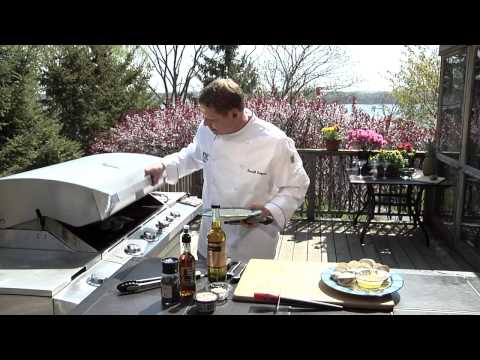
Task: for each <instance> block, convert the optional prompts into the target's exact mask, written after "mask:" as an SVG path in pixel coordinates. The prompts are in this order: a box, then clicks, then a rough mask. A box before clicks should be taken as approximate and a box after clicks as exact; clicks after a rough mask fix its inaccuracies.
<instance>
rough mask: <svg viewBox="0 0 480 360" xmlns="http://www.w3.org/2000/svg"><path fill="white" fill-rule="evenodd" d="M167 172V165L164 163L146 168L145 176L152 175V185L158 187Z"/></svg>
mask: <svg viewBox="0 0 480 360" xmlns="http://www.w3.org/2000/svg"><path fill="white" fill-rule="evenodd" d="M164 171H165V165H163V163H162V162H160V163H158V164H155V165H150V166H148V167H146V168H145V176H147V175H150V177H151V178H152V185H157V184H158V182H159V181H160V179H161V178H162V177H163V172H164Z"/></svg>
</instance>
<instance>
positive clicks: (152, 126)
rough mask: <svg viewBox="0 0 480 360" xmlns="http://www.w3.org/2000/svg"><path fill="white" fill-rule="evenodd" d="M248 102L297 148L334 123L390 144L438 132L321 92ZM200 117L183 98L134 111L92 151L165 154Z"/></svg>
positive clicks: (187, 136) (316, 143) (317, 139)
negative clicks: (163, 106)
mask: <svg viewBox="0 0 480 360" xmlns="http://www.w3.org/2000/svg"><path fill="white" fill-rule="evenodd" d="M246 105H247V107H248V108H250V109H251V110H253V111H254V112H255V113H256V115H257V116H258V117H259V118H261V119H264V120H266V121H268V122H271V123H273V124H275V125H276V126H278V127H279V128H280V129H282V130H283V131H284V132H285V133H286V134H287V136H289V137H291V138H292V139H293V140H294V141H295V144H296V146H297V148H299V149H304V148H313V149H320V148H323V146H324V145H323V137H322V133H321V130H322V128H324V127H326V126H332V125H334V124H335V125H336V126H338V128H339V132H340V134H341V137H343V138H345V137H346V136H347V133H348V131H349V130H352V129H369V130H371V131H375V132H376V133H378V134H379V135H380V136H381V137H383V140H384V141H383V142H382V143H383V145H384V147H387V148H391V149H395V148H396V147H397V146H398V145H399V144H401V143H405V142H409V143H411V144H412V145H413V146H414V147H415V148H416V149H418V150H422V149H424V148H425V144H426V142H427V141H428V140H431V139H432V138H433V135H434V129H432V128H426V127H423V126H421V125H419V124H418V123H416V122H415V121H413V120H405V119H400V118H393V117H392V116H387V117H382V118H375V117H371V116H370V115H368V114H367V113H365V112H362V111H361V110H359V109H357V107H356V106H355V103H354V104H353V106H352V112H351V113H348V111H347V110H346V108H345V107H344V106H343V105H342V104H338V103H327V102H326V101H325V100H324V99H323V98H322V97H321V96H319V97H317V98H315V99H312V100H306V99H303V98H299V99H297V100H295V101H293V102H289V101H288V100H286V99H280V98H274V97H261V96H257V97H252V98H249V99H247V102H246ZM200 119H201V114H200V111H199V109H198V107H197V106H195V105H190V104H181V103H178V104H177V105H176V106H175V107H169V108H166V109H149V110H144V111H140V112H130V113H128V114H127V115H125V116H124V117H123V118H122V119H121V120H120V121H119V122H118V124H117V125H116V126H115V127H114V128H112V129H110V130H109V131H107V132H104V133H101V134H98V136H97V137H96V138H95V141H94V142H93V144H92V145H91V147H90V152H91V153H97V152H142V153H150V154H157V155H160V156H163V155H166V154H168V153H171V152H173V151H177V150H179V149H181V148H182V147H184V146H186V145H188V144H189V143H190V142H191V141H192V139H193V136H194V135H195V131H196V128H197V127H198V125H199V123H200V121H201V120H200ZM362 131H364V130H362ZM365 131H366V130H365ZM346 145H347V146H350V145H351V144H349V143H347V144H346Z"/></svg>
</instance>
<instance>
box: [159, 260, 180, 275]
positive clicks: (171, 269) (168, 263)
mask: <svg viewBox="0 0 480 360" xmlns="http://www.w3.org/2000/svg"><path fill="white" fill-rule="evenodd" d="M162 272H163V273H164V274H176V273H178V259H177V258H176V257H167V258H163V259H162Z"/></svg>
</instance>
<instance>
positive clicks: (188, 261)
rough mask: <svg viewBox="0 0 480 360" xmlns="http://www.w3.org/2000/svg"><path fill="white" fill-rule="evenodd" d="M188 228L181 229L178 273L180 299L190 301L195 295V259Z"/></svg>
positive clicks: (186, 226)
mask: <svg viewBox="0 0 480 360" xmlns="http://www.w3.org/2000/svg"><path fill="white" fill-rule="evenodd" d="M189 230H190V227H189V226H188V225H185V226H184V227H183V234H182V245H183V253H182V254H181V255H180V258H179V259H178V261H179V270H180V271H179V272H180V299H181V300H186V301H188V300H191V299H193V295H194V294H195V290H196V289H195V258H194V257H193V255H192V252H191V250H190V243H191V241H192V238H191V237H190V234H189V233H188V231H189Z"/></svg>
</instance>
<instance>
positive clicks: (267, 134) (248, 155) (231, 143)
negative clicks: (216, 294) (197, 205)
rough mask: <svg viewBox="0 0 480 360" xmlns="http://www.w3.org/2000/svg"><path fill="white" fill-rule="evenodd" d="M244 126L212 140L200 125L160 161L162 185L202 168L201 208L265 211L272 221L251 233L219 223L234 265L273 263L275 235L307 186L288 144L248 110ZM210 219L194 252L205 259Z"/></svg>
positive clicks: (292, 146) (204, 223) (205, 220)
mask: <svg viewBox="0 0 480 360" xmlns="http://www.w3.org/2000/svg"><path fill="white" fill-rule="evenodd" d="M245 115H246V116H247V118H249V121H248V122H247V124H246V125H245V126H244V127H243V128H241V129H240V130H239V131H237V132H235V133H232V134H225V135H215V134H214V133H213V132H212V131H211V130H210V129H209V128H208V127H207V126H205V125H204V124H203V123H202V124H201V125H200V126H199V128H198V129H197V132H196V135H195V137H194V139H193V142H192V143H191V144H190V145H188V146H187V147H185V148H183V149H182V150H181V151H179V152H177V153H174V154H171V155H168V156H166V157H164V158H163V163H164V165H165V170H166V171H165V175H166V182H167V183H169V184H175V183H176V182H177V181H178V179H179V178H181V177H183V176H186V175H189V174H191V173H193V172H195V171H196V170H199V169H203V191H202V200H203V208H204V209H210V208H211V206H212V204H213V205H220V206H221V207H225V208H233V207H234V208H250V207H251V206H252V204H258V205H260V206H265V207H266V208H267V209H268V210H269V211H270V212H271V214H272V216H273V218H274V222H273V223H272V224H269V225H263V224H258V225H257V226H256V227H254V228H247V227H245V226H240V225H228V224H222V228H223V230H224V231H225V234H226V243H227V255H228V256H229V257H230V258H232V259H234V260H242V261H248V260H249V259H250V258H257V259H273V258H274V257H275V251H276V247H277V242H278V237H279V231H280V230H281V229H282V228H283V227H284V226H285V225H286V224H287V222H288V221H289V219H290V218H291V217H292V215H293V213H294V212H295V210H296V209H297V208H298V207H299V206H300V205H301V204H302V203H303V201H304V198H305V194H306V192H307V188H308V186H309V184H310V179H309V178H308V176H307V174H306V172H305V170H304V168H303V164H302V160H301V158H300V156H299V155H298V152H297V150H296V148H295V144H294V142H293V140H292V139H290V138H289V137H287V136H286V135H285V133H284V132H283V131H282V130H280V129H279V128H277V127H276V126H275V125H273V124H271V123H268V122H266V121H263V120H261V119H259V118H258V117H256V116H255V114H254V113H253V112H252V111H250V110H249V109H245ZM210 226H211V218H209V217H203V218H202V222H201V225H200V234H199V240H198V253H199V255H201V256H202V257H207V232H208V230H209V229H210Z"/></svg>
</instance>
